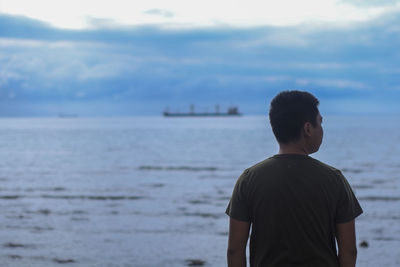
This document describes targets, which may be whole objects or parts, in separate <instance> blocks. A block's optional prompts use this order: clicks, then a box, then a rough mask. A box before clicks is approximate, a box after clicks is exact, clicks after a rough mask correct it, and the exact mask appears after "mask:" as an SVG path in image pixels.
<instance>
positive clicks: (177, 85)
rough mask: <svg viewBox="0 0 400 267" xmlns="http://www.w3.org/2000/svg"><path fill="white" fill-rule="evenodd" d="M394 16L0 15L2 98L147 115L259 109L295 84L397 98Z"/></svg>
mask: <svg viewBox="0 0 400 267" xmlns="http://www.w3.org/2000/svg"><path fill="white" fill-rule="evenodd" d="M399 22H400V19H399V18H398V17H397V16H394V15H393V16H389V17H387V18H385V19H384V20H383V19H382V20H379V21H376V22H369V23H360V24H355V25H352V26H351V27H347V26H346V27H332V26H331V25H325V26H320V27H315V26H309V25H301V26H296V27H252V28H231V27H220V28H198V29H190V30H189V29H185V30H182V29H180V30H178V29H175V30H172V29H165V28H163V27H158V26H146V27H126V26H123V27H120V26H118V25H117V26H115V27H114V26H113V27H108V26H107V25H106V26H104V27H103V26H101V23H98V24H97V25H98V26H99V27H93V28H92V29H86V30H62V29H56V28H52V27H50V26H49V25H48V24H45V23H41V22H39V21H35V20H31V19H27V18H24V17H13V16H0V25H1V26H0V47H1V52H0V102H2V103H9V102H10V101H13V103H14V102H18V103H28V102H29V103H30V105H31V106H30V107H32V106H34V105H35V103H38V105H39V103H40V104H41V105H44V106H45V103H47V104H46V105H50V103H52V104H53V105H56V106H55V107H54V108H53V109H50V107H49V108H48V109H46V110H56V108H57V103H59V104H60V105H61V103H81V104H82V106H80V107H79V109H80V110H84V106H85V105H84V104H85V103H89V102H90V103H92V104H93V105H95V104H94V103H96V102H98V103H103V104H102V106H104V105H106V103H109V105H110V107H111V106H112V107H113V108H115V109H116V107H118V106H121V107H122V106H123V107H126V108H124V110H125V111H124V112H127V113H129V112H133V111H132V110H135V112H138V113H140V109H143V110H142V112H150V113H151V110H150V107H152V109H153V110H154V111H153V114H158V112H159V111H160V110H162V109H163V108H164V106H165V105H168V104H169V105H171V106H173V105H186V104H187V103H196V104H201V103H203V104H204V105H207V104H208V103H213V104H214V103H220V104H221V105H223V104H229V103H236V104H240V105H241V109H243V110H244V111H245V112H246V109H247V110H251V111H252V112H257V110H259V111H258V112H259V113H261V112H263V111H264V109H265V103H266V102H265V101H266V100H265V99H267V98H268V97H271V96H272V95H274V94H275V93H277V92H278V91H280V90H283V89H294V88H296V89H301V90H311V91H312V92H313V93H315V94H316V95H317V96H319V97H321V98H322V99H333V100H335V101H336V100H337V101H339V100H340V101H342V100H343V99H346V101H347V100H348V99H350V100H351V99H353V100H354V101H364V100H365V101H366V100H368V101H374V100H375V99H378V98H382V97H383V95H385V97H387V101H388V102H390V101H392V102H393V101H394V99H399V98H400V92H399V91H398V90H393V88H398V84H399V83H400V77H398V64H397V62H398V57H399V54H398V52H397V51H398V46H399V45H400V36H398V34H397V33H396V32H394V31H390V30H388V26H390V25H397V24H399ZM106 24H107V23H106ZM3 25H4V26H6V27H3ZM350 100H348V101H350ZM144 103H146V104H147V105H145V104H144ZM21 105H22V104H21ZM24 105H26V104H24ZM65 105H66V104H65ZM3 106H4V107H12V105H5V104H4V105H3ZM132 106H135V107H136V108H135V109H133V108H132V109H129V107H132ZM35 107H37V106H35ZM139 107H140V108H139ZM332 107H333V105H332ZM77 108H78V107H77ZM118 110H119V111H120V112H122V109H119V108H118ZM2 112H5V109H4V108H3V109H2ZM82 112H83V111H82ZM110 112H111V111H110ZM399 112H400V108H399ZM0 114H1V113H0ZM4 114H5V113H4ZM129 114H130V113H129Z"/></svg>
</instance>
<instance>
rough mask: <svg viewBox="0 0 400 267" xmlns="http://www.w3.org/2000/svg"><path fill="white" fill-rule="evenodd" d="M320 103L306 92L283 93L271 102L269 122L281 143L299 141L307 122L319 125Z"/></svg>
mask: <svg viewBox="0 0 400 267" xmlns="http://www.w3.org/2000/svg"><path fill="white" fill-rule="evenodd" d="M318 105H319V101H318V99H317V98H316V97H315V96H313V95H312V94H310V93H308V92H304V91H297V90H293V91H282V92H280V93H279V94H278V95H277V96H275V97H274V99H272V101H271V106H270V109H269V120H270V123H271V126H272V131H273V132H274V135H275V137H276V140H278V142H279V143H288V142H291V141H297V140H298V139H299V138H300V133H301V129H302V128H303V126H304V124H305V123H306V122H310V123H311V124H312V125H313V126H316V125H317V115H318V113H319V111H318Z"/></svg>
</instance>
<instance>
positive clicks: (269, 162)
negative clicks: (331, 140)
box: [244, 155, 342, 176]
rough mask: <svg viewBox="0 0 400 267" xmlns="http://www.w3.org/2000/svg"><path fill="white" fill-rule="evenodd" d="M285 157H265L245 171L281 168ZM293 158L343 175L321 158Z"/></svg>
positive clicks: (252, 172)
mask: <svg viewBox="0 0 400 267" xmlns="http://www.w3.org/2000/svg"><path fill="white" fill-rule="evenodd" d="M283 158H284V157H280V156H279V155H274V156H271V157H268V158H266V159H264V160H262V161H260V162H258V163H256V164H254V165H252V166H251V167H249V168H247V169H246V170H245V171H244V173H245V174H246V175H249V174H257V173H260V172H265V171H269V170H271V169H276V168H279V167H280V166H282V162H281V159H283ZM285 159H286V160H287V159H289V160H290V158H289V157H286V158H285ZM292 159H293V160H299V159H300V160H301V162H302V163H303V164H307V165H309V166H310V168H314V169H318V170H320V171H323V172H327V173H330V174H333V175H334V176H341V175H342V174H341V171H340V170H339V169H337V168H335V167H333V166H331V165H329V164H327V163H324V162H322V161H320V160H317V159H315V158H312V157H310V156H303V157H300V156H294V157H293V158H292Z"/></svg>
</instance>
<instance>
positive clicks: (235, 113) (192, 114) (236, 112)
mask: <svg viewBox="0 0 400 267" xmlns="http://www.w3.org/2000/svg"><path fill="white" fill-rule="evenodd" d="M219 109H220V108H219V105H216V106H215V112H195V111H194V105H190V111H189V112H170V111H169V109H168V108H166V109H165V111H164V112H163V115H164V117H226V116H242V113H240V112H239V109H238V107H236V106H231V107H229V108H228V110H227V112H220V110H219Z"/></svg>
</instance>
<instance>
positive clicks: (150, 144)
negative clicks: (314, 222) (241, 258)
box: [0, 115, 400, 267]
mask: <svg viewBox="0 0 400 267" xmlns="http://www.w3.org/2000/svg"><path fill="white" fill-rule="evenodd" d="M323 127H324V141H323V144H322V146H321V148H320V150H319V152H317V153H315V154H312V155H311V156H312V157H314V158H316V159H318V160H321V161H323V162H325V163H327V164H330V165H332V166H335V167H336V168H338V169H341V170H342V172H343V174H344V175H345V176H346V177H347V179H348V181H349V183H350V184H351V186H352V188H353V189H354V192H355V194H356V196H357V198H358V199H359V201H360V204H361V206H362V208H363V210H364V213H363V214H362V215H361V216H359V217H358V218H357V220H356V228H357V246H358V266H363V267H376V266H387V267H397V266H400V116H328V115H326V116H324V123H323ZM277 151H278V146H277V144H276V142H275V139H274V137H273V134H272V132H271V128H270V126H269V122H268V118H267V116H241V117H214V118H164V117H161V116H155V117H151V116H148V117H122V118H79V117H78V118H1V119H0V211H1V215H0V247H1V250H0V266H41V267H42V266H110V267H111V266H138V267H150V266H151V267H155V266H163V267H169V266H171V267H180V266H217V267H219V266H226V248H227V237H228V221H229V218H228V216H227V215H225V209H226V206H227V204H228V201H229V199H230V195H231V193H232V190H233V186H234V184H235V182H236V179H237V178H238V176H239V175H240V174H241V173H242V172H243V170H244V169H246V168H247V167H249V166H251V165H253V164H255V163H257V162H259V161H261V160H263V159H265V158H267V157H270V156H272V155H274V154H276V153H277Z"/></svg>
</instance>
